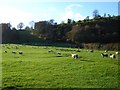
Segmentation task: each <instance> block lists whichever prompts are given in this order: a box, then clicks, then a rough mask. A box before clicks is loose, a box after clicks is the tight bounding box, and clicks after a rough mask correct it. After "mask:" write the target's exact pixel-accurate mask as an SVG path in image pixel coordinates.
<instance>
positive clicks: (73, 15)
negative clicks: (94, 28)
mask: <svg viewBox="0 0 120 90" xmlns="http://www.w3.org/2000/svg"><path fill="white" fill-rule="evenodd" d="M13 1H14V0H13ZM75 1H76V0H75ZM6 2H7V1H6V0H5V1H2V3H0V11H2V14H1V15H0V23H9V22H10V23H11V24H12V26H13V27H17V25H18V23H20V22H23V23H24V24H25V26H30V25H29V22H30V21H34V22H39V21H44V20H46V21H48V20H50V19H54V20H55V22H57V23H60V22H61V21H66V20H67V19H68V18H69V19H72V20H75V21H78V20H83V19H85V18H86V17H87V16H90V18H92V12H93V11H94V10H95V9H97V10H98V11H99V14H100V15H101V16H103V15H104V13H106V14H110V15H111V16H113V15H115V16H117V15H118V2H40V1H38V0H35V1H30V2H28V0H26V1H25V2H24V1H16V2H15V1H14V2H7V3H6Z"/></svg>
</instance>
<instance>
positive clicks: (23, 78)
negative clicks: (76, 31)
mask: <svg viewBox="0 0 120 90" xmlns="http://www.w3.org/2000/svg"><path fill="white" fill-rule="evenodd" d="M3 46H4V47H3V50H2V87H3V88H5V87H12V86H13V87H18V88H118V84H119V83H118V77H119V75H118V74H119V72H118V70H119V69H118V66H119V63H118V56H117V58H116V59H113V60H111V59H110V58H102V57H101V55H100V54H101V52H103V51H98V50H95V51H94V52H93V53H90V52H88V51H87V50H85V49H83V50H81V52H76V50H77V49H76V48H62V47H47V48H45V47H44V46H27V45H16V44H10V45H3ZM15 46H18V47H19V48H18V49H16V48H15ZM7 47H9V48H7ZM56 48H57V49H56ZM63 49H64V50H63ZM5 50H6V51H7V53H5V52H4V51H5ZM48 50H53V51H54V52H50V53H49V52H48ZM12 51H16V52H17V54H13V53H11V52H12ZM19 51H23V55H20V54H18V52H19ZM57 52H61V55H58V54H57ZM71 53H77V54H78V55H79V58H78V59H77V60H76V59H73V58H71V55H70V54H71ZM108 53H114V51H109V52H108Z"/></svg>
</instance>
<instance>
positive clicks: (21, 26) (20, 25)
mask: <svg viewBox="0 0 120 90" xmlns="http://www.w3.org/2000/svg"><path fill="white" fill-rule="evenodd" d="M23 27H24V23H23V22H20V23H19V24H18V25H17V28H18V29H20V30H21V29H22V28H23Z"/></svg>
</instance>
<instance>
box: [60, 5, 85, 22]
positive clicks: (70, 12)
mask: <svg viewBox="0 0 120 90" xmlns="http://www.w3.org/2000/svg"><path fill="white" fill-rule="evenodd" d="M81 7H83V6H82V5H79V4H71V5H69V6H67V7H66V8H65V12H64V13H62V14H61V19H62V21H65V22H66V21H67V19H68V18H69V19H73V20H75V21H78V20H83V19H84V18H85V17H84V16H82V15H81V14H80V13H79V12H75V11H74V8H81Z"/></svg>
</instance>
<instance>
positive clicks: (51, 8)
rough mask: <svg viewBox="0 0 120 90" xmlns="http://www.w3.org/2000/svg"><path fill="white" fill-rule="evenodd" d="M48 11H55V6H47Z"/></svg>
mask: <svg viewBox="0 0 120 90" xmlns="http://www.w3.org/2000/svg"><path fill="white" fill-rule="evenodd" d="M48 11H50V12H54V11H56V8H55V7H48Z"/></svg>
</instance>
